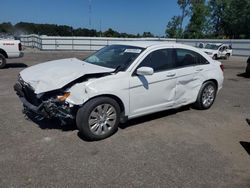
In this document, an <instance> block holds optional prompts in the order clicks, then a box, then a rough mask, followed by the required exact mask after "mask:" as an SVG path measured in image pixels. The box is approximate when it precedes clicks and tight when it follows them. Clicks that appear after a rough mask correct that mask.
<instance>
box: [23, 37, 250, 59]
mask: <svg viewBox="0 0 250 188" xmlns="http://www.w3.org/2000/svg"><path fill="white" fill-rule="evenodd" d="M123 41H162V42H177V43H183V44H188V45H192V46H197V44H199V43H201V42H203V43H226V44H230V45H232V47H233V55H239V56H250V40H213V39H168V38H106V37H54V36H38V35H23V36H21V42H22V44H23V45H24V46H29V47H34V48H38V49H40V50H74V51H77V50H82V51H96V50H99V49H100V48H102V47H104V46H106V45H110V44H117V43H121V42H123Z"/></svg>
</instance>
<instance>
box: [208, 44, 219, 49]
mask: <svg viewBox="0 0 250 188" xmlns="http://www.w3.org/2000/svg"><path fill="white" fill-rule="evenodd" d="M220 46H221V45H216V44H207V45H206V46H205V48H206V49H210V50H218V48H219V47H220Z"/></svg>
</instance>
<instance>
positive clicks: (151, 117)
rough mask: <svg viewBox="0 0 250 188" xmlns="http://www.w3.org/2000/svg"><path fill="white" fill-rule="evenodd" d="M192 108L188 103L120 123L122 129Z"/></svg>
mask: <svg viewBox="0 0 250 188" xmlns="http://www.w3.org/2000/svg"><path fill="white" fill-rule="evenodd" d="M190 109H191V106H190V105H188V106H182V107H180V108H177V109H170V110H165V111H161V112H157V113H153V114H149V115H146V116H141V117H138V118H135V119H131V120H129V121H127V122H126V123H123V124H120V125H119V128H120V129H126V128H129V127H132V126H136V125H138V124H141V123H144V122H147V121H152V120H155V119H160V118H163V117H165V116H170V115H174V114H177V113H179V112H183V111H188V110H190Z"/></svg>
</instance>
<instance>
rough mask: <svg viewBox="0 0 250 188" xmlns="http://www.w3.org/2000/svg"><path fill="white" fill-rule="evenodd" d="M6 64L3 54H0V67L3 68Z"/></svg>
mask: <svg viewBox="0 0 250 188" xmlns="http://www.w3.org/2000/svg"><path fill="white" fill-rule="evenodd" d="M5 65H6V59H5V57H4V55H3V54H0V69H2V68H4V67H5Z"/></svg>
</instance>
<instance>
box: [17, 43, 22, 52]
mask: <svg viewBox="0 0 250 188" xmlns="http://www.w3.org/2000/svg"><path fill="white" fill-rule="evenodd" d="M18 50H19V51H22V44H21V43H18Z"/></svg>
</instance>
